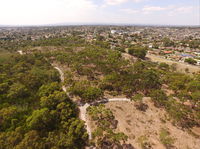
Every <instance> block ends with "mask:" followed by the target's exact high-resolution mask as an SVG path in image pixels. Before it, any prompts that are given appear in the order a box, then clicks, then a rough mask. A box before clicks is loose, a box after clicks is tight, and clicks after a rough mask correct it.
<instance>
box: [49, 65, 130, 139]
mask: <svg viewBox="0 0 200 149" xmlns="http://www.w3.org/2000/svg"><path fill="white" fill-rule="evenodd" d="M52 66H53V67H54V68H55V69H56V70H57V71H58V72H59V74H60V80H61V82H62V83H64V81H65V78H64V73H63V71H62V70H61V69H60V68H59V67H57V66H55V65H54V64H52ZM62 89H63V91H64V92H66V94H67V95H68V96H69V93H68V92H67V89H66V87H65V86H64V85H63V86H62ZM72 100H73V98H72ZM104 100H105V99H104ZM104 100H102V101H104ZM73 101H74V102H76V101H75V100H73ZM102 101H97V102H96V103H97V104H100V103H104V102H102ZM106 101H107V102H119V101H120V102H130V101H131V100H130V99H128V98H109V99H106ZM89 106H91V105H90V104H89V103H86V104H85V105H82V106H78V108H79V111H80V113H79V118H80V119H81V120H83V121H85V125H86V130H87V132H88V135H89V139H90V140H91V139H92V130H91V128H90V125H89V124H90V122H89V119H88V118H87V108H88V107H89Z"/></svg>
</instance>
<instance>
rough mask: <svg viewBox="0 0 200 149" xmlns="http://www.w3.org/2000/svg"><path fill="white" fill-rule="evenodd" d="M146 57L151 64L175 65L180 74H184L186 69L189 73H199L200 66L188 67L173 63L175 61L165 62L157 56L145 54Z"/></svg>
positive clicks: (185, 64) (184, 64)
mask: <svg viewBox="0 0 200 149" xmlns="http://www.w3.org/2000/svg"><path fill="white" fill-rule="evenodd" d="M146 57H147V58H149V59H150V60H151V61H153V62H158V63H166V64H169V65H172V64H176V65H177V71H179V72H182V73H185V69H186V68H188V70H189V73H197V72H200V66H193V65H189V64H187V63H181V62H175V61H171V60H167V59H164V58H161V57H159V56H156V55H152V54H151V55H150V54H147V56H146Z"/></svg>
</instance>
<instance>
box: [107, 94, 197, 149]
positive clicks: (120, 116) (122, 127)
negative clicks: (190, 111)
mask: <svg viewBox="0 0 200 149" xmlns="http://www.w3.org/2000/svg"><path fill="white" fill-rule="evenodd" d="M144 102H145V103H146V104H147V105H148V106H149V108H148V109H147V111H146V112H142V111H139V110H137V109H136V108H135V106H134V102H121V101H119V102H109V103H107V104H106V107H107V108H110V109H111V110H112V111H113V113H114V115H115V118H116V120H118V128H117V130H118V131H121V132H124V133H125V134H127V135H128V136H129V139H128V142H127V143H131V144H132V145H133V146H134V147H136V148H137V149H141V146H140V143H139V142H138V138H139V137H141V136H146V137H147V138H148V142H150V143H151V145H152V147H153V149H165V147H164V146H163V145H162V143H160V140H159V134H160V130H161V128H165V129H167V130H169V132H170V134H171V136H172V137H174V138H175V139H176V140H175V143H174V146H176V147H177V149H199V146H200V139H197V138H195V137H194V136H192V135H190V134H188V133H187V132H186V131H183V130H181V129H179V128H177V127H175V126H173V125H172V124H171V122H169V121H165V122H164V121H163V120H165V117H166V112H165V111H164V109H159V108H156V107H155V106H154V105H153V103H152V102H151V100H150V99H149V98H145V99H144Z"/></svg>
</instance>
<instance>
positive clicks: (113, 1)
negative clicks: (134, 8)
mask: <svg viewBox="0 0 200 149" xmlns="http://www.w3.org/2000/svg"><path fill="white" fill-rule="evenodd" d="M104 1H105V4H104V5H120V4H122V3H126V2H135V3H138V2H142V1H145V0H104Z"/></svg>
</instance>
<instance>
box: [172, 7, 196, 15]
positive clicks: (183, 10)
mask: <svg viewBox="0 0 200 149" xmlns="http://www.w3.org/2000/svg"><path fill="white" fill-rule="evenodd" d="M194 9H195V8H194V7H192V6H184V7H175V8H174V9H172V10H171V11H170V12H169V16H174V15H178V14H187V13H191V12H192V11H193V10H194Z"/></svg>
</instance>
